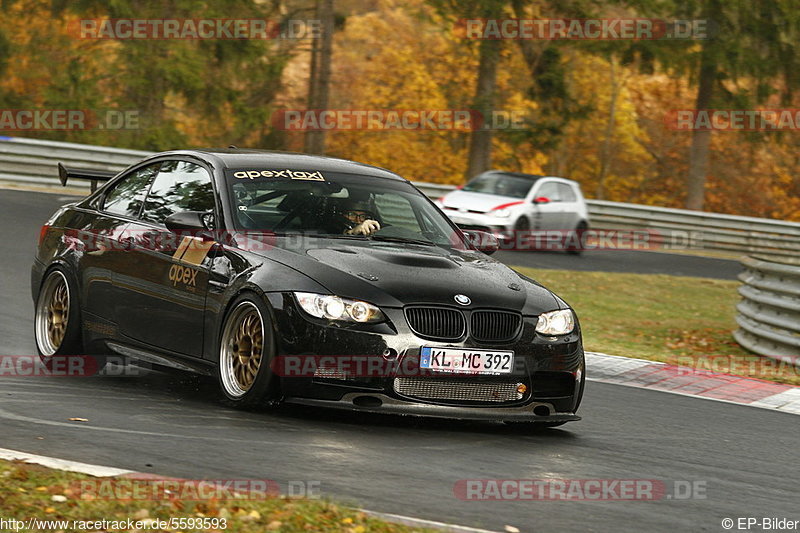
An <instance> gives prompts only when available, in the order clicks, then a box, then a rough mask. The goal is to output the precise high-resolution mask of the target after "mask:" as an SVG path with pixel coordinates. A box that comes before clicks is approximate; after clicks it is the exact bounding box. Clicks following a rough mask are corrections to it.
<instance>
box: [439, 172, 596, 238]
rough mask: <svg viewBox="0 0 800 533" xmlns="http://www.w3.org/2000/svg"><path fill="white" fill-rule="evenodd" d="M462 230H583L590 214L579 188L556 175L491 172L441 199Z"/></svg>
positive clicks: (444, 208)
mask: <svg viewBox="0 0 800 533" xmlns="http://www.w3.org/2000/svg"><path fill="white" fill-rule="evenodd" d="M435 203H436V205H438V206H439V208H440V209H442V211H444V213H445V214H446V215H447V216H448V217H449V218H450V220H452V221H453V222H455V223H456V225H458V226H459V227H460V228H462V229H467V230H469V229H473V230H483V231H489V232H491V233H495V234H497V233H498V232H506V231H509V230H516V231H528V230H534V231H541V230H561V231H571V230H579V231H583V230H586V229H588V227H589V212H588V210H587V208H586V201H585V200H584V198H583V193H582V192H581V187H580V184H578V182H576V181H572V180H568V179H565V178H558V177H554V176H535V175H532V174H522V173H518V172H502V171H497V170H490V171H488V172H484V173H482V174H479V175H478V176H476V177H475V178H473V179H472V180H470V181H469V183H467V184H466V185H464V186H463V187H461V188H459V189H457V190H455V191H452V192H450V193H448V194H446V195H444V196H442V197H441V198H439V199H438V200H436V202H435Z"/></svg>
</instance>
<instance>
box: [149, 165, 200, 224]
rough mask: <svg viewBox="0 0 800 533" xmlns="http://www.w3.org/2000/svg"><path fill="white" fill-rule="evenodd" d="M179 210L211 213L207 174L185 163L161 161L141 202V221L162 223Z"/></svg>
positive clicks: (196, 166)
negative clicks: (142, 206) (159, 168)
mask: <svg viewBox="0 0 800 533" xmlns="http://www.w3.org/2000/svg"><path fill="white" fill-rule="evenodd" d="M182 211H211V212H213V211H214V191H213V189H212V187H211V176H210V175H209V174H208V171H207V170H206V169H204V168H203V167H201V166H200V165H197V164H195V163H190V162H188V161H165V162H164V163H163V164H162V166H161V170H159V172H158V175H157V176H156V179H155V180H154V181H153V186H152V187H150V192H149V193H148V195H147V199H146V200H145V202H144V211H142V219H144V220H149V221H150V222H156V223H159V224H160V223H163V222H164V220H166V219H167V217H168V216H170V215H172V214H174V213H180V212H182Z"/></svg>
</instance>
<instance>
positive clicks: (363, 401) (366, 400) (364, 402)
mask: <svg viewBox="0 0 800 533" xmlns="http://www.w3.org/2000/svg"><path fill="white" fill-rule="evenodd" d="M353 405H356V406H358V407H380V406H381V405H383V402H382V401H381V399H380V398H375V397H374V396H356V397H355V398H353Z"/></svg>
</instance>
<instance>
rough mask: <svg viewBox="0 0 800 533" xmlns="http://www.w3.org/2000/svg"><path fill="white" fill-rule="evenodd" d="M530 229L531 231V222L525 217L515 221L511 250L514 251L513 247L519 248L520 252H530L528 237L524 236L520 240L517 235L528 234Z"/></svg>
mask: <svg viewBox="0 0 800 533" xmlns="http://www.w3.org/2000/svg"><path fill="white" fill-rule="evenodd" d="M530 229H531V222H530V220H528V217H526V216H525V215H522V216H521V217H519V218H518V219H517V221H516V222H514V236H513V239H512V241H511V244H512V250H513V249H514V247H519V248H520V249H521V250H522V251H529V252H530V251H532V250H531V249H530V235H526V236H525V239H524V240H523V239H521V237H520V235H519V233H521V232H525V233H528V232H530ZM520 243H524V244H520Z"/></svg>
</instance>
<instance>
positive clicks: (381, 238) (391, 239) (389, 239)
mask: <svg viewBox="0 0 800 533" xmlns="http://www.w3.org/2000/svg"><path fill="white" fill-rule="evenodd" d="M372 240H373V241H386V242H402V243H406V244H422V245H425V246H436V243H434V242H431V241H426V240H422V239H409V238H407V237H391V236H389V235H373V236H372Z"/></svg>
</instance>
